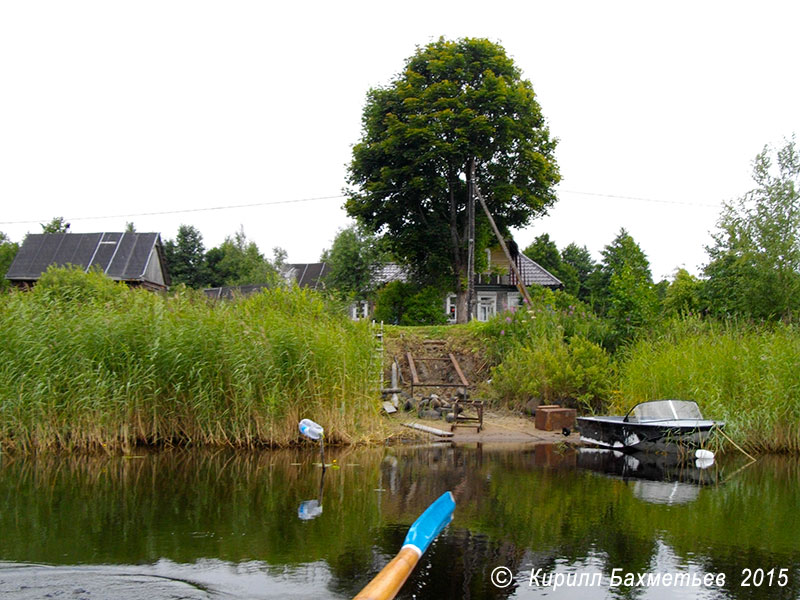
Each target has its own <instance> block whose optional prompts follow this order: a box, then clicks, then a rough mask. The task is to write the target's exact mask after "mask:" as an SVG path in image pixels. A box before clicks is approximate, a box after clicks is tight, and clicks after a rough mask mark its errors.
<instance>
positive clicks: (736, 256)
mask: <svg viewBox="0 0 800 600" xmlns="http://www.w3.org/2000/svg"><path fill="white" fill-rule="evenodd" d="M753 180H754V181H755V184H756V187H755V188H754V189H753V190H751V191H750V192H748V193H747V194H745V195H744V196H743V197H741V198H739V199H737V200H735V201H733V202H728V203H726V204H725V206H724V207H723V210H722V214H721V215H720V218H719V221H718V223H717V226H718V231H717V232H716V234H715V235H714V244H713V246H709V247H707V248H706V250H707V252H708V255H709V257H710V261H709V263H708V264H707V265H706V266H705V269H704V273H705V275H706V277H708V280H707V282H706V286H705V287H706V291H707V295H708V300H709V308H710V310H712V311H714V312H716V313H718V314H739V315H745V316H749V317H755V318H759V319H774V318H780V317H785V316H789V315H790V314H792V313H797V312H798V310H800V153H798V150H797V147H796V145H795V140H794V138H792V139H791V140H788V141H786V143H785V144H784V146H783V147H782V148H779V149H777V150H773V149H770V148H769V147H765V148H764V149H763V150H762V152H761V153H759V154H758V155H757V156H756V158H755V160H754V161H753Z"/></svg>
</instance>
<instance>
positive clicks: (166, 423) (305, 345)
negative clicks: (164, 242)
mask: <svg viewBox="0 0 800 600" xmlns="http://www.w3.org/2000/svg"><path fill="white" fill-rule="evenodd" d="M0 331H2V332H3V333H2V343H1V344H0V445H2V447H3V448H5V449H16V450H21V451H32V450H40V449H98V448H101V447H104V448H119V447H129V446H134V445H141V444H146V445H162V444H167V445H169V444H174V445H190V444H198V445H205V444H213V445H232V446H255V445H262V444H269V445H285V444H288V443H291V442H292V441H294V440H296V439H297V436H298V434H297V422H298V420H299V419H301V418H304V417H309V418H312V419H314V420H317V421H320V422H324V423H325V426H326V435H327V436H328V438H329V439H330V440H331V441H342V442H352V441H358V440H359V439H366V438H370V437H377V436H378V435H380V433H381V432H380V429H381V422H380V418H379V416H378V412H377V406H378V402H377V396H376V390H377V377H378V369H379V366H378V364H377V362H376V361H377V357H376V356H375V354H374V352H373V348H374V340H373V337H372V332H371V331H370V327H369V325H368V324H360V323H353V322H351V321H349V320H348V319H347V318H346V317H345V316H344V313H343V311H342V312H339V311H335V310H331V309H330V307H329V306H327V305H326V304H325V302H324V301H323V300H322V299H321V298H319V297H318V296H316V295H315V294H313V293H309V292H306V291H302V290H299V289H291V290H284V289H276V290H271V291H266V292H264V293H261V294H258V295H255V296H252V297H249V298H246V299H240V300H238V301H233V302H221V303H217V304H212V303H209V302H208V301H206V300H205V298H204V297H203V296H202V295H201V294H198V293H195V292H190V291H183V292H178V293H175V294H170V295H157V294H153V293H149V292H146V291H143V290H136V289H129V288H127V287H126V286H124V285H121V284H116V283H114V282H112V281H111V280H109V279H107V278H106V277H105V276H103V275H101V274H97V273H90V274H84V273H82V272H78V271H71V270H65V269H59V270H52V271H49V272H48V273H47V274H45V276H44V277H43V279H42V281H41V282H40V283H39V284H38V285H37V286H36V287H35V288H34V289H33V290H32V291H31V292H28V293H20V292H15V293H11V294H4V295H2V296H0Z"/></svg>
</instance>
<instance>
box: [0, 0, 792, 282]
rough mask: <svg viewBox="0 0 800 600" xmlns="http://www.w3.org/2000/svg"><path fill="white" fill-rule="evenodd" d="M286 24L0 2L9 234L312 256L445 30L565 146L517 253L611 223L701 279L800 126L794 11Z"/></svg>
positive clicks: (562, 8) (611, 231)
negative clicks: (365, 128) (116, 237)
mask: <svg viewBox="0 0 800 600" xmlns="http://www.w3.org/2000/svg"><path fill="white" fill-rule="evenodd" d="M277 6H278V5H276V4H272V3H268V2H266V1H257V2H249V1H228V2H221V1H220V2H207V1H201V0H191V1H170V0H157V1H149V0H137V1H135V2H133V1H127V2H117V1H114V0H101V1H96V2H86V1H70V0H58V1H56V2H42V1H37V0H25V1H21V2H12V1H7V2H2V3H0V86H2V87H1V88H0V198H2V210H1V211H0V231H3V232H5V233H7V234H8V235H9V236H10V237H11V239H12V240H14V241H21V240H22V239H23V238H24V236H25V234H26V232H31V233H38V232H41V228H40V226H39V223H40V222H46V221H49V220H50V219H51V218H52V217H54V216H63V217H65V218H67V219H68V220H69V221H70V222H71V224H72V228H71V231H74V232H93V231H119V230H121V229H122V228H124V226H125V223H126V222H128V221H132V222H133V223H134V224H135V226H136V228H137V230H138V231H159V232H161V234H162V237H163V238H165V239H167V238H173V237H174V236H175V234H176V232H177V229H178V226H179V225H180V224H182V223H185V224H190V225H194V226H196V227H197V228H198V229H199V230H200V231H201V233H202V234H203V236H204V241H205V244H206V247H207V248H210V247H213V246H216V245H218V244H219V243H221V242H222V241H223V240H224V238H225V236H226V235H231V234H233V233H234V232H235V231H237V230H238V229H239V228H240V227H243V228H244V231H245V233H246V234H247V236H248V237H249V238H251V239H252V240H254V241H256V242H257V243H258V245H259V247H260V248H261V249H262V251H264V252H265V253H266V254H268V255H271V249H272V248H273V247H274V246H281V247H283V248H285V249H286V250H287V251H288V253H289V260H290V261H291V262H312V261H316V260H318V258H319V255H320V252H321V250H322V249H323V248H326V247H329V246H330V244H331V240H332V239H333V237H334V235H335V234H336V232H337V230H338V229H339V228H341V227H344V226H346V225H347V224H348V219H347V216H346V215H345V213H344V210H343V209H342V208H341V207H342V203H343V201H344V200H343V198H341V197H340V194H341V191H342V188H343V187H344V184H345V174H346V167H345V165H346V163H347V162H348V161H349V158H350V152H351V147H352V145H353V144H354V143H356V142H357V141H358V139H359V136H360V127H361V124H360V118H361V111H362V108H363V105H364V101H365V96H366V93H367V90H368V89H369V88H370V87H375V86H380V85H384V84H387V83H389V82H390V81H391V79H392V78H393V76H395V75H396V74H397V73H398V72H399V71H400V70H401V69H402V67H403V64H404V60H405V59H406V58H408V57H409V56H410V55H411V54H413V53H414V50H415V48H416V46H418V45H424V44H426V43H428V42H430V41H433V40H435V39H437V38H438V37H440V36H445V37H447V38H458V37H486V38H489V39H491V40H493V41H496V42H499V43H501V44H502V45H503V46H504V47H505V49H506V51H507V52H508V53H509V54H510V56H511V57H512V58H513V59H514V60H515V62H516V64H517V66H518V67H519V68H520V69H521V70H522V72H523V76H524V77H525V78H527V79H529V80H530V81H531V82H532V84H533V88H534V90H535V92H536V94H537V96H538V100H539V102H540V104H541V106H542V110H543V113H544V115H545V116H546V118H547V120H548V122H549V126H550V129H551V133H552V135H553V136H555V137H557V138H558V139H559V140H560V141H559V144H558V147H557V150H556V159H557V161H558V164H559V165H560V168H561V173H562V176H563V181H562V183H561V184H560V186H559V192H558V195H559V202H558V204H557V205H556V206H555V208H553V209H552V210H551V211H550V215H548V216H546V217H543V218H540V219H537V220H536V221H535V222H534V223H533V225H532V226H530V227H529V228H527V229H525V230H524V231H519V232H516V234H515V237H516V239H517V241H518V243H519V244H520V246H522V247H524V246H526V245H527V244H528V243H530V242H531V241H532V240H533V239H534V238H535V237H536V236H537V235H540V234H541V233H549V234H550V236H551V238H553V239H554V240H555V241H556V243H557V244H558V245H559V247H560V248H562V247H563V246H565V245H567V244H568V243H570V242H573V241H574V242H576V243H578V244H579V245H586V246H587V247H588V248H589V250H591V251H592V253H593V254H594V255H595V257H596V258H599V252H600V251H601V250H602V248H603V247H604V246H605V245H606V244H608V243H609V242H611V240H612V239H613V238H614V237H615V236H616V234H617V233H618V232H619V230H620V228H622V227H624V228H626V229H627V230H628V231H629V232H630V233H631V234H632V235H633V237H634V239H636V240H637V241H638V242H639V244H640V245H641V247H642V249H643V250H644V251H645V253H646V254H647V255H648V257H649V259H650V262H651V265H652V270H653V275H654V277H655V278H656V279H660V278H662V277H665V276H669V275H671V273H672V272H673V271H674V270H675V268H676V267H679V266H685V267H686V268H688V269H689V270H690V271H692V272H695V273H697V272H698V270H699V269H698V267H699V266H700V265H702V263H703V262H704V261H705V259H706V255H705V252H704V249H703V246H704V245H705V244H707V243H709V241H710V238H709V235H708V234H709V232H710V231H711V230H713V228H714V224H715V222H716V219H717V216H718V214H719V207H720V204H721V202H722V201H723V200H730V199H732V198H735V197H738V196H740V195H742V194H743V193H745V192H746V191H747V190H748V189H749V188H750V187H751V180H750V171H751V161H752V159H753V157H754V156H755V155H756V154H757V153H758V152H759V151H760V150H761V149H762V148H763V147H764V145H766V144H771V145H780V144H781V143H782V141H783V139H784V138H785V137H789V136H791V135H792V133H794V132H797V131H799V130H800V80H799V79H798V76H797V73H798V68H797V60H798V58H797V57H798V50H797V26H798V23H799V22H800V3H797V2H785V1H784V2H764V1H760V2H757V3H756V2H748V3H737V2H730V1H729V2H696V1H693V2H675V1H673V2H669V3H666V2H663V3H656V2H641V1H636V2H610V1H604V2H596V1H595V2H568V1H566V2H555V1H553V2H536V1H528V2H503V1H502V0H499V1H498V0H495V1H494V2H492V3H487V2H471V1H461V2H457V3H455V2H453V3H449V2H430V1H426V2H418V1H404V2H401V3H392V4H391V6H390V5H389V3H381V2H374V1H373V2H346V1H342V2H295V3H291V4H290V3H281V4H280V5H279V7H277ZM242 205H250V206H246V207H243V206H242ZM218 207H237V208H226V209H220V210H210V209H214V208H218Z"/></svg>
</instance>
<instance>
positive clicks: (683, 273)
mask: <svg viewBox="0 0 800 600" xmlns="http://www.w3.org/2000/svg"><path fill="white" fill-rule="evenodd" d="M702 298H703V282H702V281H701V280H700V279H698V278H697V277H695V276H694V275H692V274H691V273H689V271H687V270H686V269H678V270H677V271H676V272H675V277H674V278H673V280H672V282H671V283H670V284H669V287H668V288H667V291H666V297H665V298H664V311H665V312H666V313H667V314H673V315H675V314H677V315H686V314H691V313H698V312H701V311H702V310H703V299H702Z"/></svg>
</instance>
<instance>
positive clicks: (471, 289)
mask: <svg viewBox="0 0 800 600" xmlns="http://www.w3.org/2000/svg"><path fill="white" fill-rule="evenodd" d="M474 307H475V159H474V158H471V159H470V161H469V175H468V178H467V322H469V321H471V320H472V310H473V308H474Z"/></svg>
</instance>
